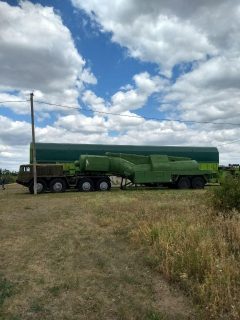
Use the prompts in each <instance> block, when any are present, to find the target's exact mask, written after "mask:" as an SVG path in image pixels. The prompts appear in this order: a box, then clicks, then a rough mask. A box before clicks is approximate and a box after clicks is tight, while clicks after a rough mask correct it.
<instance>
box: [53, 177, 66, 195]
mask: <svg viewBox="0 0 240 320" xmlns="http://www.w3.org/2000/svg"><path fill="white" fill-rule="evenodd" d="M50 190H51V192H54V193H60V192H65V191H66V182H65V181H64V180H63V179H61V178H57V179H53V180H52V181H51V182H50Z"/></svg>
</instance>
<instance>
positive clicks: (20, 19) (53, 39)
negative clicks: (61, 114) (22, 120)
mask: <svg viewBox="0 0 240 320" xmlns="http://www.w3.org/2000/svg"><path fill="white" fill-rule="evenodd" d="M0 47H1V54H0V92H1V94H3V95H4V94H6V92H8V96H9V97H11V99H10V100H13V99H14V97H15V96H17V97H18V94H16V91H18V92H20V94H19V96H21V97H22V96H23V95H25V96H26V97H27V98H28V97H29V96H28V95H29V92H30V91H33V90H35V95H36V98H38V97H41V98H43V99H46V100H48V101H50V102H53V103H57V102H58V103H59V101H60V102H61V103H62V104H70V105H75V106H77V98H78V96H79V91H81V90H82V89H83V85H84V83H87V84H95V83H96V82H97V80H96V78H95V76H94V75H93V74H92V73H91V71H90V70H89V68H86V67H85V64H86V63H85V61H84V59H83V58H82V57H81V55H80V54H79V53H78V51H77V49H76V47H75V44H74V41H73V39H72V36H71V33H70V31H69V29H68V28H67V27H66V26H64V25H63V22H62V20H61V17H60V16H59V15H58V14H57V13H56V12H55V11H54V10H53V8H51V7H43V6H42V5H40V4H32V3H31V2H29V1H20V5H19V6H15V7H14V6H10V5H9V4H7V3H6V2H2V1H1V2H0ZM9 107H10V108H12V109H13V110H14V111H15V112H18V113H24V112H25V110H24V109H23V108H22V106H21V105H14V106H12V105H11V104H9ZM42 108H43V109H45V110H47V109H48V107H46V106H42ZM51 109H53V107H51Z"/></svg>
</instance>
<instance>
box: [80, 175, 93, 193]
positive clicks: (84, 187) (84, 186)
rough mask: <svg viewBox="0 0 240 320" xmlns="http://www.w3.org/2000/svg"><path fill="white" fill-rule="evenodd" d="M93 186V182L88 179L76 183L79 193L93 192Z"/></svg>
mask: <svg viewBox="0 0 240 320" xmlns="http://www.w3.org/2000/svg"><path fill="white" fill-rule="evenodd" d="M93 186H94V184H93V181H92V180H91V179H89V178H83V179H81V180H79V182H78V190H79V191H84V192H88V191H93V190H94V187H93Z"/></svg>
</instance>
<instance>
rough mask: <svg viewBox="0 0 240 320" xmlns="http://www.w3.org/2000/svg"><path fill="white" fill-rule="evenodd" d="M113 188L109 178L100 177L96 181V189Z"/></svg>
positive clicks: (106, 189)
mask: <svg viewBox="0 0 240 320" xmlns="http://www.w3.org/2000/svg"><path fill="white" fill-rule="evenodd" d="M110 189H111V182H110V180H109V179H108V178H102V179H99V180H98V181H97V183H96V190H98V191H108V190H110Z"/></svg>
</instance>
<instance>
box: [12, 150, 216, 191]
mask: <svg viewBox="0 0 240 320" xmlns="http://www.w3.org/2000/svg"><path fill="white" fill-rule="evenodd" d="M111 176H117V177H121V178H122V183H121V188H122V189H124V188H126V187H127V186H129V185H130V184H131V185H144V186H152V187H154V186H168V187H175V188H178V189H189V188H193V189H200V188H204V186H205V185H206V183H207V182H208V181H209V180H210V179H211V178H212V177H213V176H214V172H213V171H211V170H200V169H199V164H198V162H197V161H195V160H191V159H190V158H184V157H171V156H167V155H149V156H141V155H135V154H122V153H106V155H105V156H97V155H81V156H80V158H79V160H77V161H75V162H73V163H62V164H37V192H38V193H42V192H45V191H51V192H64V191H66V190H67V189H78V190H79V191H93V190H96V191H97V190H98V191H107V190H110V189H111V181H110V177H111ZM17 183H19V184H22V185H24V186H25V187H28V188H29V191H30V192H31V193H33V165H31V164H28V165H21V166H20V170H19V175H18V179H17Z"/></svg>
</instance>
